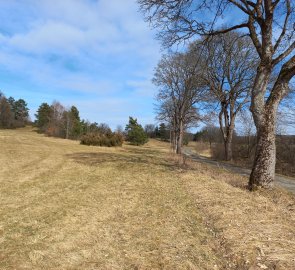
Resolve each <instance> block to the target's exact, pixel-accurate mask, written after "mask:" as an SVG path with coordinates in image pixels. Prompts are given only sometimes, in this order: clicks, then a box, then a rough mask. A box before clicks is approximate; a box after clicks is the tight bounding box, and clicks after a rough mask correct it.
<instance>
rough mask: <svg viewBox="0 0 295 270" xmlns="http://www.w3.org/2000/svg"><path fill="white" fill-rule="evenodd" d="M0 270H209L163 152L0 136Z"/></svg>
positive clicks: (207, 239)
mask: <svg viewBox="0 0 295 270" xmlns="http://www.w3.org/2000/svg"><path fill="white" fill-rule="evenodd" d="M0 144H1V153H0V163H1V164H2V166H1V171H0V182H1V185H0V194H1V197H0V222H1V223H0V228H1V229H0V243H1V245H0V268H1V269H214V266H215V264H218V265H221V264H222V262H221V259H220V257H219V256H218V253H216V252H214V251H213V249H212V248H211V245H212V244H213V243H214V239H213V237H212V236H211V235H210V234H209V233H208V231H207V230H206V228H205V227H204V226H203V224H202V222H201V217H200V216H199V213H198V212H196V211H195V205H194V203H193V202H192V200H191V198H190V197H189V196H188V195H187V192H186V189H185V187H184V186H183V185H182V183H181V182H180V181H179V175H178V173H177V172H176V171H175V169H174V167H173V166H172V165H173V164H171V163H169V162H168V161H165V156H166V152H167V149H166V145H164V146H163V144H162V143H159V142H151V143H149V144H148V145H146V146H144V147H134V146H128V145H126V146H124V147H123V148H99V147H91V146H90V147H89V146H82V145H79V144H78V143H77V142H73V141H67V140H62V139H54V138H47V137H44V136H42V135H38V134H36V133H34V132H32V131H31V130H30V129H24V130H15V131H0Z"/></svg>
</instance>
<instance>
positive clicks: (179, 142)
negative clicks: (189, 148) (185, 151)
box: [176, 121, 183, 155]
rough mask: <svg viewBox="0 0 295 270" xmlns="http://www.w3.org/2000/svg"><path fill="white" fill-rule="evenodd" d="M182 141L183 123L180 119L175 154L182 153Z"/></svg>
mask: <svg viewBox="0 0 295 270" xmlns="http://www.w3.org/2000/svg"><path fill="white" fill-rule="evenodd" d="M182 141H183V123H182V121H180V123H179V131H178V135H177V145H176V154H178V155H181V154H182Z"/></svg>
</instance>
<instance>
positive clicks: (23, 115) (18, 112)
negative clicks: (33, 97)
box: [12, 98, 29, 125]
mask: <svg viewBox="0 0 295 270" xmlns="http://www.w3.org/2000/svg"><path fill="white" fill-rule="evenodd" d="M12 99H13V98H12ZM12 111H13V112H14V117H15V120H17V121H18V122H19V123H20V124H21V125H24V124H25V123H26V122H27V120H28V117H29V109H28V104H27V103H26V102H25V101H24V100H23V99H19V100H17V101H14V102H13V105H12Z"/></svg>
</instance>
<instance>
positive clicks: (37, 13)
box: [0, 0, 161, 128]
mask: <svg viewBox="0 0 295 270" xmlns="http://www.w3.org/2000/svg"><path fill="white" fill-rule="evenodd" d="M0 18H1V26H0V89H1V91H2V92H4V94H5V95H6V96H13V97H15V98H24V99H25V100H26V101H27V102H28V105H29V108H30V110H31V116H32V117H33V115H34V113H35V111H36V109H37V108H38V106H39V105H40V104H41V103H42V102H48V103H51V102H52V101H53V100H58V101H60V102H61V103H62V104H64V105H65V106H71V105H75V106H77V107H78V109H79V110H80V115H81V117H82V118H84V119H89V120H90V121H96V122H98V123H100V122H104V123H108V124H109V125H110V126H111V127H112V128H115V127H116V126H117V125H125V124H126V122H127V121H128V116H134V117H137V118H138V120H139V122H141V123H142V124H147V123H153V122H154V121H155V120H154V110H153V103H154V99H153V98H154V95H155V92H156V89H155V87H154V86H153V84H152V83H151V79H152V76H153V72H154V67H155V66H156V65H157V62H158V60H159V59H160V56H161V52H160V44H159V42H158V41H156V40H155V39H154V36H155V35H154V34H155V33H153V32H152V31H151V29H150V28H149V25H148V24H147V23H145V22H144V21H143V18H142V16H141V14H140V13H139V12H138V6H137V4H136V1H135V0H124V1H122V0H98V1H94V0H62V1H52V0H42V1H37V0H23V1H17V0H9V1H0Z"/></svg>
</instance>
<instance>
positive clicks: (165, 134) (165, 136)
mask: <svg viewBox="0 0 295 270" xmlns="http://www.w3.org/2000/svg"><path fill="white" fill-rule="evenodd" d="M159 137H160V138H161V140H163V141H166V140H169V131H168V129H167V127H166V125H165V124H164V123H161V124H160V128H159Z"/></svg>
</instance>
